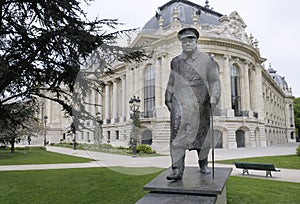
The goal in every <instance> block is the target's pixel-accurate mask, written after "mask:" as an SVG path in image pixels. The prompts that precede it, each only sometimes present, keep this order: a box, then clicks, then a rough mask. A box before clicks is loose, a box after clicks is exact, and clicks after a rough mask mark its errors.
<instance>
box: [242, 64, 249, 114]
mask: <svg viewBox="0 0 300 204" xmlns="http://www.w3.org/2000/svg"><path fill="white" fill-rule="evenodd" d="M243 72H244V89H243V90H244V101H245V102H244V109H245V110H247V111H249V110H250V89H249V75H248V72H249V67H248V62H246V63H245V65H244V69H243Z"/></svg>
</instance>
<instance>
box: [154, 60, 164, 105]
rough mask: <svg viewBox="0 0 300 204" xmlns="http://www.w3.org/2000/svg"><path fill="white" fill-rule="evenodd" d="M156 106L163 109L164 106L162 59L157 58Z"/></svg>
mask: <svg viewBox="0 0 300 204" xmlns="http://www.w3.org/2000/svg"><path fill="white" fill-rule="evenodd" d="M154 69H155V106H157V107H161V106H162V99H161V96H162V87H161V86H162V84H161V78H162V75H161V74H162V73H161V71H162V70H161V57H159V58H156V63H155V68H154Z"/></svg>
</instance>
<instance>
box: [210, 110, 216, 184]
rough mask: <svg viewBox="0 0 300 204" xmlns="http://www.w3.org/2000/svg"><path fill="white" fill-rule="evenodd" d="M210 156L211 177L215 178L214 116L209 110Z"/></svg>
mask: <svg viewBox="0 0 300 204" xmlns="http://www.w3.org/2000/svg"><path fill="white" fill-rule="evenodd" d="M210 117H211V149H212V150H211V151H212V152H211V156H212V177H213V179H214V178H215V145H214V143H215V141H214V116H213V110H212V109H211V114H210Z"/></svg>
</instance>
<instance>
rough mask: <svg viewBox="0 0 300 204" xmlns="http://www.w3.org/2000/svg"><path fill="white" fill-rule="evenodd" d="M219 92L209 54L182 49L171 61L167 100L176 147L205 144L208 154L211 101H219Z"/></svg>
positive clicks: (217, 79)
mask: <svg viewBox="0 0 300 204" xmlns="http://www.w3.org/2000/svg"><path fill="white" fill-rule="evenodd" d="M220 95H221V86H220V80H219V74H218V71H217V67H216V64H215V62H214V61H213V59H212V58H211V57H210V56H209V55H208V54H206V53H202V52H200V51H198V50H197V51H196V52H194V53H193V54H192V56H190V57H189V56H187V55H185V54H184V53H182V54H181V55H179V56H177V57H175V58H174V59H173V60H172V61H171V72H170V76H169V81H168V85H167V90H166V93H165V103H166V105H167V106H168V108H169V110H170V112H171V140H170V142H171V143H172V145H173V146H174V147H179V148H184V149H190V150H193V149H199V150H200V149H202V148H203V146H204V145H206V150H205V152H206V153H205V155H206V154H208V151H209V147H210V140H207V134H208V130H209V127H210V114H211V108H210V103H215V104H217V103H218V101H219V99H220ZM207 148H208V149H207ZM206 156H207V155H206Z"/></svg>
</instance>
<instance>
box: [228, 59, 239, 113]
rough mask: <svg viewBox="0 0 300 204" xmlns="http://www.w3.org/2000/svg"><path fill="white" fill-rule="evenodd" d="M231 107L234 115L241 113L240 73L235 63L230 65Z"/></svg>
mask: <svg viewBox="0 0 300 204" xmlns="http://www.w3.org/2000/svg"><path fill="white" fill-rule="evenodd" d="M230 75H231V77H230V79H231V80H230V81H231V107H232V109H233V110H234V112H235V115H236V116H239V115H240V114H241V111H240V109H241V95H240V73H239V70H238V68H237V67H236V66H235V65H232V66H231V74H230Z"/></svg>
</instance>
